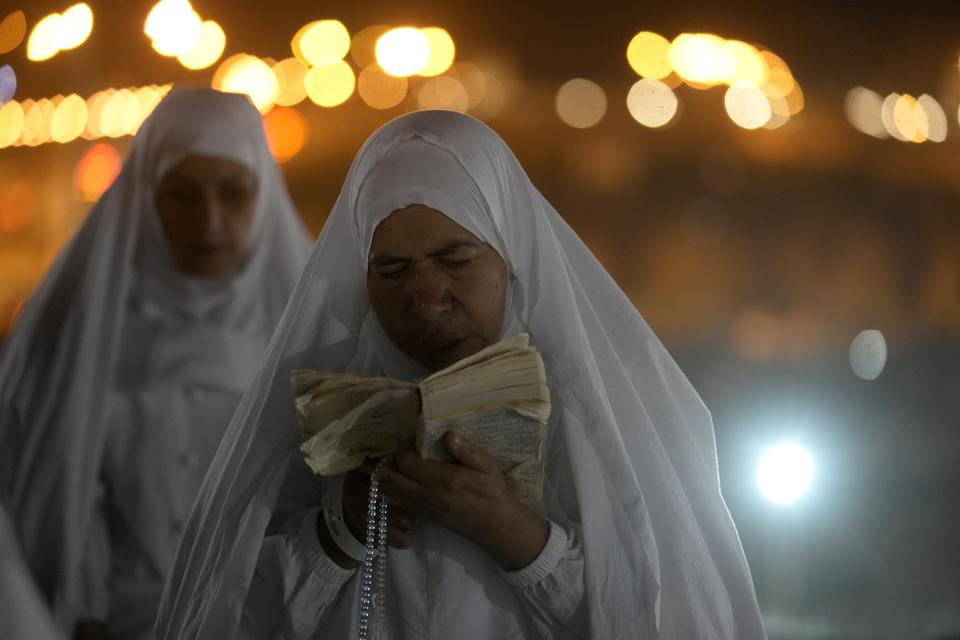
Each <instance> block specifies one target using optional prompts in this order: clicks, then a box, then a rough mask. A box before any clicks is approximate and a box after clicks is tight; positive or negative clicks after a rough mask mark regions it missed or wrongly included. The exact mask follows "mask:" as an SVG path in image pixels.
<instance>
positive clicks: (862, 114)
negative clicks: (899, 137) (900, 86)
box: [843, 87, 890, 138]
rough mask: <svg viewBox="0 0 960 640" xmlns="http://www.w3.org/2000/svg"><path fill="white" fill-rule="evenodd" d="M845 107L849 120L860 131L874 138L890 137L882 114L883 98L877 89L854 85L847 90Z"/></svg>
mask: <svg viewBox="0 0 960 640" xmlns="http://www.w3.org/2000/svg"><path fill="white" fill-rule="evenodd" d="M843 109H844V112H845V113H846V115H847V120H848V121H849V122H850V124H852V125H853V126H854V128H856V129H857V130H858V131H861V132H863V133H865V134H867V135H868V136H873V137H874V138H889V137H890V134H889V133H887V130H886V128H885V127H884V126H883V117H882V115H881V111H882V109H883V98H882V97H881V96H880V94H878V93H876V92H875V91H871V90H870V89H867V88H865V87H853V88H852V89H850V91H848V92H847V97H846V99H845V100H844V103H843Z"/></svg>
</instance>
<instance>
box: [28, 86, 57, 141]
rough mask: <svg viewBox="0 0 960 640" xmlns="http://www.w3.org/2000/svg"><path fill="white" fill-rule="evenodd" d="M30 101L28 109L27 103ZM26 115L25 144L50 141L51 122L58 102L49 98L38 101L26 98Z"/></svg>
mask: <svg viewBox="0 0 960 640" xmlns="http://www.w3.org/2000/svg"><path fill="white" fill-rule="evenodd" d="M28 102H29V103H30V108H29V110H27V108H26V105H27V103H28ZM23 105H24V115H25V116H26V123H25V124H24V127H23V137H22V138H21V142H23V144H25V145H27V146H30V147H35V146H37V145H40V144H43V143H45V142H49V141H50V124H51V123H52V122H53V114H54V113H55V112H56V110H57V106H56V104H54V102H53V100H50V99H49V98H40V99H39V100H37V101H32V100H24V101H23Z"/></svg>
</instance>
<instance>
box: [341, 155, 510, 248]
mask: <svg viewBox="0 0 960 640" xmlns="http://www.w3.org/2000/svg"><path fill="white" fill-rule="evenodd" d="M418 204H419V205H424V206H427V207H430V208H431V209H436V210H437V211H440V212H441V213H443V214H444V215H446V216H447V217H448V218H450V219H451V220H453V221H454V222H456V223H457V224H459V225H460V226H461V227H463V228H464V229H466V230H467V231H469V232H470V233H472V234H473V235H475V236H476V237H478V238H480V239H481V240H482V241H483V242H485V243H487V244H489V245H490V246H491V247H493V248H494V249H495V250H496V251H497V252H498V253H499V254H500V257H501V258H503V259H504V261H505V262H506V263H507V264H509V260H508V257H507V255H506V253H505V251H504V246H503V243H502V241H501V234H500V232H499V230H498V229H497V228H496V225H495V224H494V221H493V216H492V215H491V213H490V207H489V205H488V203H487V200H486V198H485V196H484V194H483V192H482V191H481V189H480V187H479V186H478V185H477V182H476V180H474V178H473V177H472V176H471V175H470V173H469V172H468V171H467V169H466V168H465V167H464V166H463V165H462V164H461V163H460V162H459V161H458V160H457V158H456V157H455V156H454V155H453V154H452V153H450V152H449V151H447V150H446V149H443V148H441V147H440V146H438V145H435V144H433V143H430V142H427V141H426V140H424V139H422V138H412V139H410V140H408V141H406V142H403V143H401V144H399V145H398V146H396V147H394V148H393V149H391V150H390V151H389V152H388V153H387V154H385V155H384V156H383V157H382V158H380V160H379V161H378V162H376V163H375V164H374V165H373V167H372V168H371V169H370V171H369V172H368V173H367V175H366V176H365V177H364V179H363V181H362V183H361V185H360V189H359V194H358V196H357V202H356V206H355V208H354V209H355V221H356V224H355V230H356V241H357V245H358V249H359V251H360V255H361V256H362V258H363V259H364V261H365V260H366V258H367V256H368V255H369V252H370V245H371V243H372V242H373V233H374V231H375V230H376V228H377V225H379V224H380V223H381V222H383V220H385V219H386V218H387V217H388V216H389V215H390V214H391V213H393V212H394V211H398V210H400V209H405V208H407V207H409V206H411V205H418Z"/></svg>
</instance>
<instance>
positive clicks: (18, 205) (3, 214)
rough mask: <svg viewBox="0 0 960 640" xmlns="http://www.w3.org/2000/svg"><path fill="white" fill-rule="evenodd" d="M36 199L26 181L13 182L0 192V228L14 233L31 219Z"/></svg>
mask: <svg viewBox="0 0 960 640" xmlns="http://www.w3.org/2000/svg"><path fill="white" fill-rule="evenodd" d="M36 203H37V199H36V196H35V195H34V193H33V189H32V188H31V187H30V185H29V184H27V183H26V182H14V183H13V184H11V185H9V186H7V188H6V189H4V190H3V192H2V194H0V229H2V230H3V231H5V232H7V233H16V232H17V231H21V230H22V229H24V228H26V226H27V225H29V224H30V221H31V220H33V212H34V207H35V206H36Z"/></svg>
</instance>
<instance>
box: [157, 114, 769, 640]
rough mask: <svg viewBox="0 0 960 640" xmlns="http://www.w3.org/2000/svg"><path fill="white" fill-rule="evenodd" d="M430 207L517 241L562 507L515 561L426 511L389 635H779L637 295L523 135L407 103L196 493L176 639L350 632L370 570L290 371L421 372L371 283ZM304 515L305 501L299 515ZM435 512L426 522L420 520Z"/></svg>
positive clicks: (396, 584)
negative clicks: (352, 560) (358, 564)
mask: <svg viewBox="0 0 960 640" xmlns="http://www.w3.org/2000/svg"><path fill="white" fill-rule="evenodd" d="M411 204H423V205H426V206H428V207H431V208H433V209H436V210H438V211H441V212H443V213H444V214H446V215H447V216H448V217H450V218H451V219H452V220H453V221H455V222H456V223H458V224H459V225H460V226H462V227H464V228H465V229H467V230H468V231H470V232H471V233H473V234H474V235H475V236H477V237H478V238H480V239H481V240H483V241H484V242H485V243H486V244H488V245H489V246H490V247H492V248H493V249H494V250H496V251H497V252H498V253H499V255H500V256H501V257H502V258H503V260H504V263H505V264H506V266H507V271H508V293H507V309H506V313H505V319H504V325H503V328H502V331H501V337H505V336H511V335H515V334H516V333H519V332H521V331H523V332H526V333H528V334H529V335H530V339H531V343H532V344H533V345H534V346H536V347H537V349H538V351H539V352H540V354H541V355H542V356H543V360H544V367H545V370H546V373H547V382H548V385H549V387H550V395H551V401H552V405H553V408H552V413H551V425H550V429H549V436H548V442H547V453H546V455H547V459H548V461H549V463H548V468H547V472H546V474H545V479H544V499H543V503H542V504H541V505H539V508H540V510H541V514H542V515H543V516H544V517H546V518H547V519H548V520H549V521H550V522H552V523H553V524H554V526H555V527H557V528H553V529H552V530H553V531H554V532H558V531H559V532H560V533H562V534H563V535H558V534H557V533H555V535H554V537H553V538H552V542H551V543H550V544H548V545H547V548H545V549H544V550H543V552H542V553H541V554H540V556H539V558H538V559H537V560H535V562H534V564H535V565H536V567H535V568H531V570H530V572H529V573H526V572H525V571H524V570H521V572H520V575H518V576H514V577H516V579H517V581H518V582H519V583H520V584H512V582H513V580H512V579H511V577H509V576H506V575H504V574H502V573H501V572H500V571H499V570H498V569H497V568H496V566H495V565H494V564H493V563H492V561H491V560H490V559H489V558H487V557H485V556H484V554H482V553H481V552H480V551H479V550H478V549H476V548H474V547H473V546H472V545H470V544H469V543H467V542H466V541H465V540H463V539H461V538H459V537H457V536H454V535H453V534H451V533H449V532H445V531H441V530H440V529H438V528H437V526H435V525H430V524H426V525H423V523H421V524H419V525H418V529H417V530H416V531H415V533H414V539H415V540H416V546H415V547H414V548H413V549H412V550H410V551H398V552H395V553H394V552H391V554H390V561H389V567H388V572H387V575H388V581H389V592H388V600H387V610H388V617H389V622H390V627H389V631H390V632H391V633H392V634H393V635H394V636H395V637H397V638H404V639H406V638H409V639H411V640H413V639H416V640H421V639H423V640H427V639H429V640H439V639H441V638H456V639H457V640H460V639H461V638H463V639H469V640H472V639H474V638H478V639H479V638H500V637H507V638H554V637H557V638H563V637H574V638H576V637H587V638H592V639H594V640H614V639H620V638H642V639H645V640H653V639H658V638H663V639H669V640H763V639H764V638H765V637H766V634H765V632H764V629H763V624H762V621H761V618H760V612H759V608H758V606H757V601H756V596H755V594H754V590H753V585H752V581H751V578H750V573H749V569H748V568H747V565H746V561H745V558H744V555H743V550H742V548H741V546H740V541H739V539H738V537H737V533H736V529H735V528H734V525H733V522H732V520H731V518H730V514H729V512H728V511H727V509H726V506H725V504H724V502H723V498H722V496H721V494H720V486H719V474H718V470H717V458H716V447H715V443H714V437H713V424H712V422H711V419H710V414H709V412H708V411H707V410H706V408H705V407H704V405H703V403H702V401H701V400H700V398H699V396H698V395H697V393H696V391H694V389H693V388H692V386H691V385H690V383H689V382H688V381H687V379H686V378H685V377H684V375H683V373H682V372H681V371H680V370H679V368H678V367H677V365H676V363H675V362H674V361H673V359H672V358H671V357H670V355H669V354H668V353H667V352H666V350H665V349H664V347H663V345H662V344H661V343H660V341H659V340H658V339H657V338H656V336H655V335H654V334H653V332H652V331H651V330H650V328H649V327H648V326H647V324H646V323H645V322H644V321H643V319H642V318H641V316H640V314H639V313H638V312H637V310H636V309H635V308H634V306H633V305H632V304H631V303H630V302H629V300H627V298H626V296H624V294H623V292H622V291H621V290H620V289H619V287H617V285H616V283H614V281H613V280H612V279H611V278H610V276H609V275H608V274H607V273H606V271H604V269H603V267H602V266H601V265H600V264H599V263H598V262H597V261H596V259H595V258H594V257H593V256H592V255H591V254H590V252H589V250H588V249H587V248H586V247H585V246H584V245H583V243H582V242H581V241H580V239H579V238H578V237H577V236H576V234H574V233H573V231H572V230H571V229H570V228H569V227H568V226H567V225H566V224H565V222H564V221H563V219H562V218H561V217H560V215H559V214H558V213H557V212H556V211H555V210H554V209H553V207H552V206H551V205H550V204H549V202H547V200H546V199H545V198H544V197H543V196H542V195H541V194H540V193H539V192H538V191H537V190H536V188H535V187H534V186H533V185H532V184H531V183H530V180H529V178H528V177H527V176H526V174H525V173H524V171H523V169H522V168H521V166H520V164H519V162H518V161H517V159H516V157H515V156H514V155H513V153H512V152H511V151H510V149H509V148H508V147H507V145H506V144H505V143H504V141H503V140H502V139H501V138H500V137H499V136H498V135H497V134H496V133H494V132H493V131H492V130H490V129H489V128H488V127H486V126H485V125H483V124H482V123H480V122H478V121H476V120H474V119H473V118H470V117H468V116H464V115H462V114H457V113H453V112H446V111H420V112H416V113H411V114H407V115H405V116H402V117H400V118H397V119H396V120H394V121H393V122H391V123H389V124H387V125H385V126H384V127H382V128H381V129H380V130H378V131H377V132H376V133H374V134H373V136H371V138H370V139H369V140H368V141H367V142H366V143H365V144H364V146H363V148H362V149H361V150H360V152H359V153H358V155H357V157H356V159H355V160H354V162H353V165H352V166H351V168H350V172H349V173H348V175H347V178H346V180H345V183H344V186H343V189H342V191H341V193H340V197H339V198H338V200H337V203H336V204H335V206H334V208H333V211H332V212H331V213H330V215H329V217H328V218H327V222H326V225H325V226H324V230H323V232H322V233H321V236H320V239H319V240H318V242H317V245H316V248H315V249H314V253H313V256H312V258H311V260H310V263H309V264H308V266H307V267H306V269H305V270H304V274H303V277H302V278H301V279H300V281H299V283H298V285H297V288H296V290H295V291H294V293H293V295H292V297H291V299H290V303H289V305H288V309H287V313H286V314H285V316H284V319H283V321H281V323H280V325H279V327H278V329H277V332H276V334H275V335H274V338H273V340H272V341H271V347H270V349H269V350H268V354H267V357H266V359H265V361H264V364H263V367H262V368H261V370H260V373H259V375H258V376H257V381H256V382H255V383H254V384H253V385H252V386H251V388H250V389H249V390H248V392H247V393H246V394H245V395H244V398H243V400H242V401H241V404H240V407H239V408H238V410H237V413H236V414H235V416H234V418H233V421H232V422H231V425H230V428H229V430H228V432H227V434H226V435H225V436H224V441H223V442H224V444H223V446H221V448H220V450H219V451H218V452H217V456H216V457H215V459H214V461H213V463H212V464H211V467H210V471H209V473H208V475H207V479H206V481H205V482H204V486H203V488H202V489H201V494H200V497H199V498H198V500H197V503H196V504H195V506H194V509H193V512H192V513H191V516H190V520H189V522H188V524H187V530H186V532H185V534H184V539H183V543H182V544H181V547H180V550H179V552H178V554H177V560H176V563H175V566H174V570H173V573H172V577H171V580H170V582H168V585H167V589H166V591H165V592H164V599H163V603H162V605H161V612H160V616H159V618H158V623H157V635H158V638H161V639H163V640H174V639H177V640H180V639H201V638H214V637H234V636H236V635H237V634H245V635H246V637H255V638H269V637H274V635H278V636H279V637H290V638H301V637H304V638H306V637H315V638H327V637H329V638H337V639H339V638H344V639H345V638H350V637H352V636H353V635H354V629H355V625H356V620H354V619H353V617H354V616H355V614H356V607H357V605H356V598H357V594H356V588H357V584H356V582H357V581H356V579H355V577H353V576H351V575H349V574H348V573H345V572H342V571H339V570H338V569H336V568H335V567H333V566H332V565H331V564H330V563H329V562H327V561H326V559H325V558H324V557H323V555H322V553H321V552H320V551H319V547H318V545H317V543H316V539H315V538H314V532H315V529H314V525H313V523H311V522H310V520H311V519H312V518H313V516H312V515H311V512H310V511H309V508H310V507H312V506H316V505H318V504H320V496H321V495H322V486H321V485H322V483H321V482H320V481H319V480H318V479H317V478H316V477H312V476H311V475H310V474H309V473H308V470H307V468H306V465H305V464H304V462H303V456H302V454H301V453H300V452H299V451H298V445H299V440H300V438H299V434H298V433H297V430H296V421H295V417H294V412H293V402H292V398H291V391H290V379H289V376H290V371H291V369H294V368H301V367H310V368H315V369H326V370H331V371H349V372H352V373H359V374H366V375H387V376H390V377H401V378H406V379H417V378H419V377H420V376H422V375H424V374H425V373H426V372H425V371H424V370H423V368H422V367H420V366H419V365H417V364H416V363H415V362H413V361H411V360H410V358H408V357H406V356H405V355H404V354H403V353H401V352H400V351H399V349H397V348H396V347H395V346H394V345H392V343H391V342H390V341H389V339H387V337H386V335H385V334H384V331H383V329H382V327H380V324H379V321H378V319H377V317H376V314H375V312H374V311H373V310H372V308H371V306H370V302H369V300H368V299H367V296H366V286H365V280H366V272H367V258H368V253H369V249H370V244H371V238H372V236H373V232H374V229H375V228H376V226H377V224H379V222H381V221H382V220H383V219H384V218H386V217H387V216H388V215H390V213H391V212H392V211H394V210H397V209H402V208H404V207H406V206H409V205H411ZM291 513H296V514H299V515H300V517H301V518H302V517H304V515H305V516H306V518H307V520H306V521H302V520H301V522H300V524H301V528H296V527H297V524H296V520H292V521H289V525H288V526H289V527H292V529H284V528H283V527H282V526H281V523H283V522H285V521H287V517H288V516H289V515H290V514H291ZM421 525H423V526H422V528H419V527H421Z"/></svg>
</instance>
